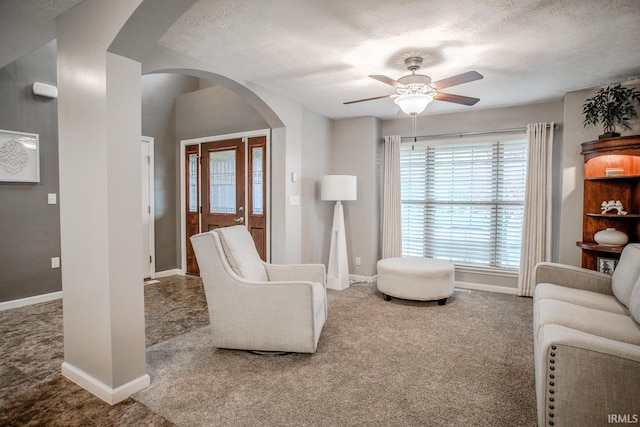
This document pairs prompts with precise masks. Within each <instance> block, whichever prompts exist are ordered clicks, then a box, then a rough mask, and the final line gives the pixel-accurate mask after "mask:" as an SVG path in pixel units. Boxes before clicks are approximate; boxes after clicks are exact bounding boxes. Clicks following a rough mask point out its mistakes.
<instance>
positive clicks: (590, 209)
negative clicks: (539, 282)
mask: <svg viewBox="0 0 640 427" xmlns="http://www.w3.org/2000/svg"><path fill="white" fill-rule="evenodd" d="M581 154H583V155H584V181H583V198H582V200H583V203H582V238H581V241H579V242H576V245H577V246H578V247H579V248H580V249H581V252H582V266H583V267H585V268H590V269H592V270H597V269H598V268H599V263H598V258H601V257H604V258H614V259H617V258H620V254H621V253H622V250H623V249H624V246H606V245H599V244H597V243H595V239H594V236H595V235H596V233H598V232H599V231H602V230H603V229H605V228H615V229H616V230H618V231H621V232H623V233H625V234H626V235H627V236H628V237H629V241H630V242H637V241H640V135H632V136H624V137H617V138H607V139H598V140H596V141H589V142H585V143H583V144H582V153H581ZM612 169H618V170H621V171H622V175H619V176H606V174H607V171H611V170H612ZM603 200H605V201H607V200H619V201H620V203H621V204H622V206H624V209H625V210H626V211H627V212H629V213H628V214H627V215H617V211H615V210H611V211H608V212H607V213H602V201H603Z"/></svg>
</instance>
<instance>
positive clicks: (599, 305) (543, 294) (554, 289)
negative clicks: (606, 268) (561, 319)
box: [533, 283, 629, 316]
mask: <svg viewBox="0 0 640 427" xmlns="http://www.w3.org/2000/svg"><path fill="white" fill-rule="evenodd" d="M533 297H534V300H535V301H538V300H541V299H555V300H559V301H565V302H570V303H572V304H576V305H580V306H582V307H589V308H595V309H596V310H603V311H609V312H611V313H617V314H623V315H626V316H628V315H629V310H627V308H626V307H625V306H624V305H623V304H622V303H620V301H618V300H617V298H616V297H614V296H613V295H607V294H601V293H600V292H591V291H587V290H584V289H575V288H568V287H566V286H560V285H554V284H553V283H539V284H538V285H537V286H536V289H535V291H534V295H533Z"/></svg>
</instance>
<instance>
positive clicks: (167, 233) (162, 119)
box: [142, 74, 199, 271]
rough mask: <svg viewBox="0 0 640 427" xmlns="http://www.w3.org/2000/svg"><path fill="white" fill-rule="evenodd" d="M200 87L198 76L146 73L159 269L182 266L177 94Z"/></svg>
mask: <svg viewBox="0 0 640 427" xmlns="http://www.w3.org/2000/svg"><path fill="white" fill-rule="evenodd" d="M198 88H199V79H198V78H196V77H189V76H184V75H180V74H148V75H144V76H142V135H144V136H150V137H153V138H154V157H155V162H154V173H155V182H154V185H155V189H154V199H155V250H156V271H167V270H172V269H175V268H179V267H180V252H179V239H180V234H179V233H180V177H179V173H180V164H179V163H178V159H179V157H180V142H179V140H178V139H177V137H176V107H175V105H176V97H178V96H179V95H182V94H184V93H188V92H192V91H195V90H198Z"/></svg>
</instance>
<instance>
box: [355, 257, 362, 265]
mask: <svg viewBox="0 0 640 427" xmlns="http://www.w3.org/2000/svg"><path fill="white" fill-rule="evenodd" d="M361 262H362V260H361V259H360V257H359V256H357V257H356V267H360V264H361Z"/></svg>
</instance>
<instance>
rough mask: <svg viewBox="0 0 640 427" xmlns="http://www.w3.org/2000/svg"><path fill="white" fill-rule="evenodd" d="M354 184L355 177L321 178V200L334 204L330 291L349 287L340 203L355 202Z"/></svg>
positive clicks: (327, 176) (328, 284) (328, 276)
mask: <svg viewBox="0 0 640 427" xmlns="http://www.w3.org/2000/svg"><path fill="white" fill-rule="evenodd" d="M356 183H357V181H356V177H355V176H351V175H326V176H324V177H323V178H322V186H321V199H322V200H335V202H336V206H335V207H334V209H333V228H332V230H331V249H330V252H329V266H328V268H327V270H328V271H327V287H328V288H330V289H338V290H342V289H346V288H348V287H349V258H348V256H347V239H346V237H345V232H344V213H343V211H342V201H343V200H356V197H357V184H356Z"/></svg>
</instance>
